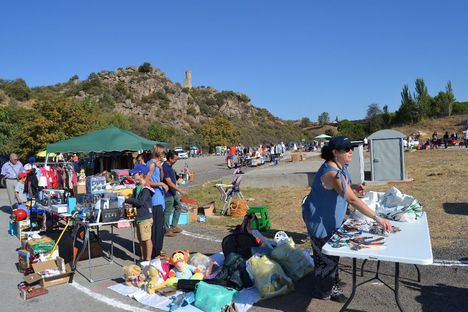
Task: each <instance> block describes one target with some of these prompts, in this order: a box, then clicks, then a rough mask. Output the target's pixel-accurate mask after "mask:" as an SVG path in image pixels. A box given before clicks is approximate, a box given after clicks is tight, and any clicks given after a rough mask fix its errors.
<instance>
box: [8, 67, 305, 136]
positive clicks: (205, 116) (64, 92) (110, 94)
mask: <svg viewBox="0 0 468 312" xmlns="http://www.w3.org/2000/svg"><path fill="white" fill-rule="evenodd" d="M23 82H24V81H23ZM11 84H12V82H7V81H3V84H2V81H0V103H3V105H5V104H7V105H21V106H23V107H28V106H30V105H31V103H33V102H34V101H35V100H37V99H44V98H45V99H47V98H49V97H56V96H63V97H67V98H74V99H76V100H77V101H79V102H86V101H87V102H90V103H93V105H96V106H97V108H98V112H100V113H103V114H104V113H117V114H122V115H123V116H125V117H127V118H128V119H129V120H130V128H131V130H134V131H136V132H138V133H140V134H142V135H147V134H148V129H149V127H150V126H151V125H152V124H158V125H160V126H162V127H164V128H165V129H167V130H168V132H169V133H170V135H169V136H170V137H171V138H172V140H173V141H174V144H175V143H180V144H184V143H186V144H187V143H188V142H187V138H191V139H190V140H189V141H192V142H194V141H197V139H196V138H197V137H199V136H200V135H199V133H198V132H199V129H200V127H201V126H202V125H203V124H204V123H206V122H207V121H209V120H212V119H213V118H215V117H223V118H225V119H227V120H229V121H230V122H231V123H232V124H233V125H234V126H235V128H237V129H238V130H239V132H240V139H241V140H242V142H244V144H260V143H262V142H270V141H271V142H276V141H279V140H285V141H288V140H297V139H300V138H301V136H302V129H301V128H300V126H299V125H297V124H295V123H294V122H292V121H285V120H282V119H280V118H277V117H275V116H273V115H272V114H271V113H270V112H269V111H267V110H266V109H262V108H257V107H255V106H253V105H252V103H251V101H250V99H249V97H248V96H247V95H245V94H242V93H238V92H233V91H218V90H216V89H214V88H211V87H194V88H183V87H182V86H181V85H180V84H179V83H174V82H172V81H171V80H170V79H169V78H167V77H166V76H165V74H164V73H163V72H162V71H160V70H159V69H156V68H153V67H151V66H150V65H149V64H147V63H145V64H144V65H142V66H140V67H134V66H130V67H126V68H119V69H118V70H116V71H101V72H99V73H92V74H90V75H89V77H88V78H87V79H85V80H80V79H79V78H78V77H77V76H74V77H72V78H71V79H70V80H69V81H68V82H66V83H59V84H56V85H54V86H45V87H37V88H32V89H31V90H30V93H29V94H23V93H21V90H19V91H18V90H17V89H21V83H17V84H18V86H16V89H14V90H13V91H12V90H10V89H11ZM8 87H10V89H8ZM22 87H23V89H24V87H25V88H27V86H22ZM2 89H3V90H2ZM25 90H26V89H24V90H23V91H24V92H26V91H27V90H26V91H25Z"/></svg>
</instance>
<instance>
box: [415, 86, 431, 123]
mask: <svg viewBox="0 0 468 312" xmlns="http://www.w3.org/2000/svg"><path fill="white" fill-rule="evenodd" d="M415 85H416V93H415V95H414V99H415V101H416V109H417V113H418V116H417V120H418V121H419V120H422V119H424V118H427V117H429V116H431V100H432V98H431V96H430V95H429V92H428V91H427V87H426V83H425V82H424V80H423V79H416V82H415Z"/></svg>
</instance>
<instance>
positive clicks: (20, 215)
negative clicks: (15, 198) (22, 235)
mask: <svg viewBox="0 0 468 312" xmlns="http://www.w3.org/2000/svg"><path fill="white" fill-rule="evenodd" d="M13 215H14V216H15V218H16V220H17V221H21V220H24V219H26V218H27V217H28V213H27V212H26V210H24V209H16V210H15V211H13Z"/></svg>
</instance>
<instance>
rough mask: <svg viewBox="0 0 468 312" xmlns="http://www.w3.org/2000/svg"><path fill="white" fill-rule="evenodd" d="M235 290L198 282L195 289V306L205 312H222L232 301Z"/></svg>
mask: <svg viewBox="0 0 468 312" xmlns="http://www.w3.org/2000/svg"><path fill="white" fill-rule="evenodd" d="M236 294H237V290H235V289H232V288H226V287H223V286H219V285H211V284H208V283H206V282H203V281H201V282H199V283H198V284H197V286H196V288H195V306H196V307H197V308H199V309H201V310H203V311H205V312H222V311H224V309H225V308H226V307H227V306H229V305H230V304H231V303H232V301H233V300H234V296H235V295H236Z"/></svg>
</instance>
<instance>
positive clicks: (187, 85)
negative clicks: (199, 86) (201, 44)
mask: <svg viewBox="0 0 468 312" xmlns="http://www.w3.org/2000/svg"><path fill="white" fill-rule="evenodd" d="M184 88H189V89H191V88H192V71H191V70H190V69H187V70H186V71H185V79H184Z"/></svg>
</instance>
